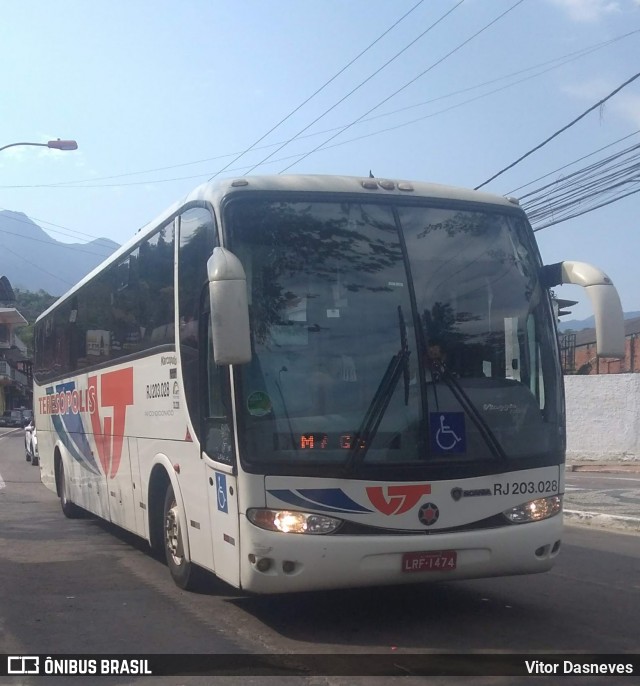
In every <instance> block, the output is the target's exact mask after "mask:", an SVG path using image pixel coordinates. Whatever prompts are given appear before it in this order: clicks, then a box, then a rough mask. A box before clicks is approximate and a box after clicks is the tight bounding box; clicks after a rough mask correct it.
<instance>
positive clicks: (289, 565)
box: [282, 560, 296, 574]
mask: <svg viewBox="0 0 640 686" xmlns="http://www.w3.org/2000/svg"><path fill="white" fill-rule="evenodd" d="M295 568H296V563H295V562H291V560H285V561H284V562H283V563H282V571H283V572H284V573H285V574H292V573H293V571H294V570H295Z"/></svg>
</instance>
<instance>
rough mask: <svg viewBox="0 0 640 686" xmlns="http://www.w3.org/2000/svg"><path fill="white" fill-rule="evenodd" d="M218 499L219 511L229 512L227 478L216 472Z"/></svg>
mask: <svg viewBox="0 0 640 686" xmlns="http://www.w3.org/2000/svg"><path fill="white" fill-rule="evenodd" d="M216 497H217V500H218V510H219V511H220V512H228V511H229V508H228V506H227V477H226V476H225V475H224V474H220V472H216Z"/></svg>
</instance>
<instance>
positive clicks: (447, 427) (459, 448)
mask: <svg viewBox="0 0 640 686" xmlns="http://www.w3.org/2000/svg"><path fill="white" fill-rule="evenodd" d="M429 428H430V430H431V440H430V443H431V450H433V452H435V453H439V454H444V453H464V452H466V450H467V434H466V431H465V426H464V413H463V412H431V413H430V414H429Z"/></svg>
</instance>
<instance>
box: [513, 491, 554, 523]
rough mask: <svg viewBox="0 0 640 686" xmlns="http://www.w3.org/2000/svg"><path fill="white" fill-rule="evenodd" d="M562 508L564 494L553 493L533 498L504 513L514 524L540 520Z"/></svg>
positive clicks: (551, 515)
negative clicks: (545, 496)
mask: <svg viewBox="0 0 640 686" xmlns="http://www.w3.org/2000/svg"><path fill="white" fill-rule="evenodd" d="M561 509H562V496H560V495H552V496H550V497H548V498H539V499H538V500H531V501H529V502H528V503H524V504H522V505H517V506H516V507H512V508H510V509H509V510H505V511H504V512H503V513H502V514H503V515H504V516H505V517H506V518H507V519H508V520H509V521H510V522H513V523H514V524H524V523H525V522H539V521H540V520H542V519H548V518H549V517H553V516H554V515H557V514H558V512H560V510H561Z"/></svg>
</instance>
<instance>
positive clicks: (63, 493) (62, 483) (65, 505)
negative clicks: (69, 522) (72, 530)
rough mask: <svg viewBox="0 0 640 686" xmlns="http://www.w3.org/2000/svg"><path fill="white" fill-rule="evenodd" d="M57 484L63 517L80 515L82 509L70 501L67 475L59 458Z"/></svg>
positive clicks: (70, 517)
mask: <svg viewBox="0 0 640 686" xmlns="http://www.w3.org/2000/svg"><path fill="white" fill-rule="evenodd" d="M58 485H59V489H60V491H59V492H60V506H61V507H62V512H63V514H64V516H65V517H68V518H69V519H78V518H79V517H81V516H82V510H81V509H80V508H79V507H78V506H77V505H76V504H75V503H72V502H71V500H70V498H69V493H68V490H67V489H68V486H67V477H66V476H65V473H64V465H63V464H62V460H60V467H59V472H58Z"/></svg>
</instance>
